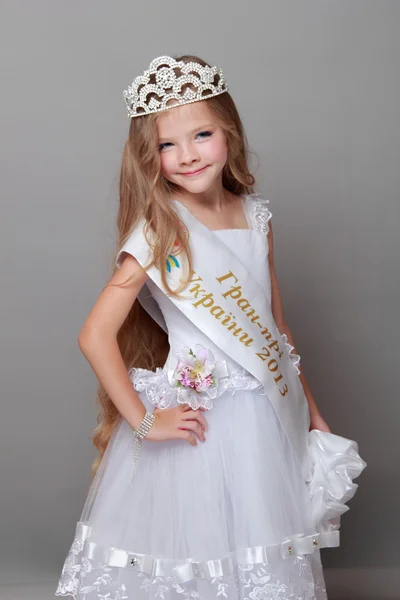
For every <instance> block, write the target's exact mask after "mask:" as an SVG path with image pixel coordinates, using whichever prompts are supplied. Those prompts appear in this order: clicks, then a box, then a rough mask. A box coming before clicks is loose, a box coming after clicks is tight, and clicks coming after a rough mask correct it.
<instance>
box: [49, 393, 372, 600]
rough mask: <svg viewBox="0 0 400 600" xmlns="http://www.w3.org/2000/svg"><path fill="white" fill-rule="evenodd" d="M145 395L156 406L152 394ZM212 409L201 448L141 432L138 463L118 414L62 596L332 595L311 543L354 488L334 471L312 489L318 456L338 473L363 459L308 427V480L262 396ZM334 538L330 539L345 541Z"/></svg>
mask: <svg viewBox="0 0 400 600" xmlns="http://www.w3.org/2000/svg"><path fill="white" fill-rule="evenodd" d="M140 396H141V399H142V401H143V403H144V404H145V405H146V406H147V407H148V408H151V403H150V402H149V400H148V398H147V396H146V395H145V393H141V394H140ZM227 411H229V419H226V414H227ZM206 418H207V421H208V426H209V429H208V432H207V433H206V438H207V439H206V442H204V443H201V442H198V445H197V446H196V447H192V446H191V445H189V444H188V443H186V442H184V441H182V440H176V441H168V442H157V443H154V442H149V441H147V440H144V443H143V447H142V452H141V456H140V460H139V463H138V466H137V469H136V471H135V472H134V470H133V465H132V460H131V457H132V453H133V443H134V437H133V433H132V430H131V428H130V427H129V425H128V424H127V423H126V422H125V421H124V420H122V421H121V423H120V425H119V426H118V428H117V430H116V431H115V432H114V435H113V437H112V439H111V441H110V443H109V445H108V447H107V450H106V453H105V455H104V457H103V460H102V463H101V465H100V467H99V470H98V472H97V475H96V477H95V479H94V481H93V483H92V486H91V489H90V492H89V494H88V497H87V500H86V504H85V507H84V510H83V513H82V516H81V520H80V522H79V524H78V528H77V535H76V537H75V540H74V543H73V545H72V547H71V549H70V552H69V554H68V557H67V559H66V561H65V564H64V568H63V573H62V577H61V579H60V582H59V585H58V588H57V595H63V596H67V595H70V596H72V597H73V598H75V599H76V600H83V599H84V600H103V598H104V599H107V600H112V599H115V600H122V599H124V598H126V599H128V598H129V599H134V598H139V599H143V600H145V599H146V600H147V599H149V598H153V597H154V598H165V600H166V599H167V598H172V597H175V596H176V597H178V596H179V597H182V596H185V597H188V598H189V597H191V598H199V599H200V598H207V599H208V598H210V597H215V598H217V597H219V596H222V597H224V598H232V599H235V600H236V599H239V598H249V599H250V600H258V599H259V598H260V600H269V599H272V598H285V599H288V598H289V599H291V598H293V600H294V599H295V598H296V600H297V599H298V598H303V599H304V600H306V599H310V600H311V599H315V598H316V599H318V600H324V599H325V598H326V594H325V588H324V584H323V576H322V566H321V562H320V555H319V545H318V544H317V545H316V546H315V545H313V543H312V542H313V541H314V543H315V541H318V538H317V537H315V536H316V535H317V534H318V532H319V531H323V530H325V531H326V530H329V526H327V525H326V523H327V522H328V520H329V519H331V518H332V517H333V513H332V508H331V505H332V503H331V498H333V497H334V498H335V506H336V507H338V506H339V505H341V502H344V501H346V500H347V499H349V492H348V490H347V489H346V490H343V492H344V493H343V494H342V495H341V494H340V493H338V484H337V480H335V479H334V478H332V477H331V478H329V477H328V478H326V479H323V481H324V486H325V487H324V490H325V493H324V494H321V493H317V490H318V489H319V488H320V487H321V476H322V472H323V471H322V470H321V468H322V467H321V464H324V465H325V464H328V463H329V461H331V463H330V464H332V465H334V464H336V465H337V464H339V463H340V464H341V465H342V466H343V469H342V472H347V473H348V474H349V476H356V471H357V470H358V471H360V468H361V466H362V465H361V464H360V462H358V464H357V467H358V468H357V467H356V466H355V464H356V462H357V456H358V455H357V456H356V454H355V448H354V446H353V445H352V443H351V441H350V440H348V441H347V442H350V445H349V444H348V445H347V447H346V443H345V442H346V440H345V438H340V437H339V436H334V435H333V434H325V433H323V432H315V433H313V432H311V433H310V465H311V467H312V468H311V472H312V473H313V476H312V478H311V480H310V481H309V482H307V483H306V482H304V481H303V479H302V476H301V470H300V466H299V465H298V462H297V459H296V457H295V455H294V453H293V451H292V449H291V446H290V444H289V442H288V440H287V439H286V436H285V434H284V432H283V430H282V428H281V426H280V423H279V421H278V419H277V417H276V414H275V411H274V410H273V407H272V406H271V405H270V403H269V402H268V398H266V397H265V396H258V395H257V394H255V393H254V392H251V391H245V390H243V391H237V392H236V394H235V395H234V396H233V395H232V394H231V393H230V392H225V393H224V394H223V395H222V396H220V398H219V399H218V402H217V403H216V404H215V405H214V407H213V409H212V411H209V412H207V414H206ZM328 439H329V441H330V442H331V443H330V445H329V444H328V441H327V440H328ZM334 440H335V441H336V444H334V443H333V441H334ZM342 440H343V441H342ZM338 443H340V447H339V446H338ZM350 449H351V450H350ZM360 460H361V459H360ZM332 461H333V462H332ZM361 462H363V461H361ZM346 465H347V467H346ZM350 465H351V467H350ZM334 468H335V467H333V469H334ZM353 485H354V484H353ZM329 486H331V487H329ZM266 499H267V501H266ZM310 499H311V504H310ZM312 503H314V504H312ZM310 506H313V508H312V510H310ZM316 507H318V509H317V508H316ZM345 510H346V508H343V505H341V508H340V511H341V512H344V511H345ZM336 515H337V513H335V516H336ZM315 516H318V518H320V519H321V522H320V523H316V522H315V520H314V519H315ZM322 521H323V523H324V525H323V526H321V523H322ZM331 529H337V523H336V521H335V522H334V523H333V524H332V525H331ZM336 533H337V534H338V532H336ZM296 537H297V538H298V540H299V542H298V543H299V545H298V546H296V543H297V542H296ZM321 539H323V538H321ZM332 539H333V540H334V541H333V542H332V543H331V544H329V543H328V544H326V545H337V544H338V538H332ZM302 540H303V542H302ZM306 542H307V543H306ZM308 542H309V543H308ZM302 544H303V546H304V548H305V551H304V553H302V550H301V548H302ZM321 546H323V544H321ZM292 547H293V550H292V551H291V552H288V548H292ZM299 548H300V550H299ZM246 549H247V551H245V550H246ZM132 561H133V563H132ZM188 568H189V571H188ZM187 573H189V575H188V576H186V575H187ZM107 594H108V595H107Z"/></svg>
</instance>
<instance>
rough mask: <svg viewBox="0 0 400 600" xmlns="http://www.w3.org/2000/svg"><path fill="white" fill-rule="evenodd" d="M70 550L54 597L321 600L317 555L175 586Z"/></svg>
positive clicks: (241, 568)
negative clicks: (282, 564) (127, 572)
mask: <svg viewBox="0 0 400 600" xmlns="http://www.w3.org/2000/svg"><path fill="white" fill-rule="evenodd" d="M78 548H79V545H76V544H75V546H74V545H73V546H72V548H71V550H70V553H69V555H68V558H67V560H66V561H65V563H64V568H63V571H62V575H61V579H60V581H59V583H58V586H57V590H56V592H55V595H56V596H68V597H69V598H73V599H74V600H142V599H143V600H149V599H150V600H155V599H156V598H161V600H181V599H182V600H183V599H185V600H218V598H228V597H229V598H234V597H235V596H237V598H238V599H239V598H241V599H243V600H327V596H326V588H325V583H324V578H323V572H322V565H321V562H320V557H319V554H318V555H316V554H314V555H305V556H295V557H293V558H292V559H288V561H287V562H288V563H289V562H290V564H287V565H285V567H284V568H283V569H282V568H281V566H279V565H276V564H275V565H274V564H267V563H259V564H252V565H240V564H239V565H236V567H235V569H234V571H233V573H232V574H231V575H229V576H215V577H211V578H208V579H202V580H198V581H190V582H187V583H182V584H181V583H179V582H178V581H177V580H176V578H175V577H173V576H171V575H169V576H156V577H154V576H153V577H151V576H149V575H147V574H146V573H143V572H140V571H135V572H132V571H129V575H125V574H124V573H123V571H124V570H123V569H120V568H118V567H109V566H107V565H106V564H104V563H101V562H98V561H93V560H89V559H87V558H84V557H83V558H82V557H80V556H79V554H80V551H79V549H78Z"/></svg>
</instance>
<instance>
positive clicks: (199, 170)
mask: <svg viewBox="0 0 400 600" xmlns="http://www.w3.org/2000/svg"><path fill="white" fill-rule="evenodd" d="M207 167H208V165H206V166H205V167H203V168H202V169H197V171H189V172H188V173H181V175H184V176H185V177H192V176H193V175H199V174H200V173H202V172H203V171H205V170H206V169H207Z"/></svg>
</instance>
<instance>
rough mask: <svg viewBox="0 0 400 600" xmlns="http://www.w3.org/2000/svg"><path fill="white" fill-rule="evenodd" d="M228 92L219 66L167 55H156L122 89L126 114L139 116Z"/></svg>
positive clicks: (130, 116)
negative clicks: (186, 60)
mask: <svg viewBox="0 0 400 600" xmlns="http://www.w3.org/2000/svg"><path fill="white" fill-rule="evenodd" d="M227 91H228V86H227V85H226V81H225V78H224V74H223V72H222V69H221V68H220V67H209V66H205V67H203V66H202V65H200V64H199V63H197V62H189V63H184V62H183V61H176V60H175V59H174V58H172V57H171V56H159V57H158V58H155V59H154V60H153V61H152V62H151V63H150V66H149V68H148V69H147V71H145V72H144V73H143V75H139V76H138V77H136V78H135V79H134V80H133V82H132V85H130V86H129V87H128V89H127V90H124V93H123V97H124V100H125V103H126V108H127V112H128V117H129V118H132V117H141V116H144V115H148V114H150V113H155V112H160V111H162V110H167V109H169V108H174V107H175V106H179V105H182V104H190V103H192V102H198V101H199V100H206V99H207V98H211V97H212V96H218V95H219V94H223V93H224V92H227Z"/></svg>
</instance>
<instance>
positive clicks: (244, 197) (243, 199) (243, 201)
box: [173, 194, 252, 233]
mask: <svg viewBox="0 0 400 600" xmlns="http://www.w3.org/2000/svg"><path fill="white" fill-rule="evenodd" d="M238 198H239V199H240V200H241V204H242V210H243V214H244V217H245V219H246V222H247V225H248V227H225V228H224V229H210V228H209V227H207V225H205V223H203V221H200V219H198V218H197V217H195V216H194V214H193V213H192V212H191V211H190V210H189V209H188V207H187V206H185V205H184V204H182V202H179V200H176V199H175V198H173V201H174V202H176V203H177V204H179V206H180V207H182V208H183V210H186V211H187V212H188V213H189V214H190V215H191V216H192V217H193V219H194V220H195V221H197V222H198V223H200V225H203V227H205V228H206V229H208V231H211V233H220V232H221V231H252V227H250V221H249V218H248V216H247V198H248V196H247V195H246V194H240V195H239V196H238Z"/></svg>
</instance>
